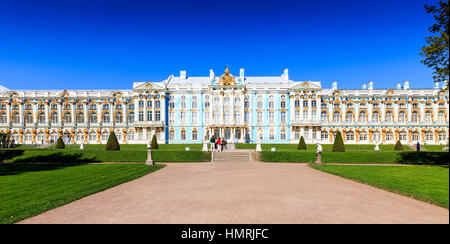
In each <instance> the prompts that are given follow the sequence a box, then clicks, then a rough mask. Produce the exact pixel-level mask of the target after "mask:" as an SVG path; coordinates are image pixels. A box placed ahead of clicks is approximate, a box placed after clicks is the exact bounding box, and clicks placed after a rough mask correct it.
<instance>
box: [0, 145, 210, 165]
mask: <svg viewBox="0 0 450 244" xmlns="http://www.w3.org/2000/svg"><path fill="white" fill-rule="evenodd" d="M186 147H189V148H190V150H189V151H186V150H185V148H186ZM201 149H202V145H201V144H161V145H159V149H155V150H152V156H153V160H155V161H156V162H206V161H211V153H210V152H202V151H201ZM146 160H147V145H145V144H122V145H120V150H119V151H106V150H105V145H103V144H87V145H85V149H84V150H80V145H74V144H68V145H66V148H65V149H54V145H53V146H50V147H48V148H46V149H25V148H23V147H22V148H17V149H16V150H12V149H8V150H0V162H66V163H67V162H71V163H84V162H145V161H146Z"/></svg>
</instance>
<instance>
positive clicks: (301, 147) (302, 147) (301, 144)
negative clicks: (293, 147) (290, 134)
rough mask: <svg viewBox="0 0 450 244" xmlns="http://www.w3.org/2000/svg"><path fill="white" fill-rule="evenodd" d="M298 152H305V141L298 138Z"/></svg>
mask: <svg viewBox="0 0 450 244" xmlns="http://www.w3.org/2000/svg"><path fill="white" fill-rule="evenodd" d="M297 149H298V150H306V143H305V139H304V138H303V136H302V137H300V140H299V141H298V147H297Z"/></svg>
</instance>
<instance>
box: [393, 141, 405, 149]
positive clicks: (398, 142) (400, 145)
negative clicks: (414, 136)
mask: <svg viewBox="0 0 450 244" xmlns="http://www.w3.org/2000/svg"><path fill="white" fill-rule="evenodd" d="M394 151H403V146H402V143H401V142H400V140H398V141H397V143H396V144H395V147H394Z"/></svg>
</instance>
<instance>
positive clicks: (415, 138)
mask: <svg viewBox="0 0 450 244" xmlns="http://www.w3.org/2000/svg"><path fill="white" fill-rule="evenodd" d="M411 139H412V140H413V141H418V140H419V132H418V131H414V132H413V133H412V138H411Z"/></svg>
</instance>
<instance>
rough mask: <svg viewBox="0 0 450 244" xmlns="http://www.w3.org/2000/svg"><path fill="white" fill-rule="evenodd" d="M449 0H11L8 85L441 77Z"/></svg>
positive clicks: (388, 83) (2, 37)
mask: <svg viewBox="0 0 450 244" xmlns="http://www.w3.org/2000/svg"><path fill="white" fill-rule="evenodd" d="M436 3H437V0H428V1H420V0H372V1H369V0H352V1H351V0H333V1H329V0H323V1H312V0H308V1H300V0H297V1H285V0H277V1H244V0H240V1H234V0H227V1H212V0H211V1H170V0H165V1H160V2H156V1H155V2H154V1H144V0H141V1H131V0H127V1H117V0H105V1H95V0H89V1H87V0H73V1H68V0H59V1H44V0H34V1H22V0H14V1H12V0H0V85H3V86H5V87H7V88H10V89H17V90H19V89H131V88H132V82H133V81H161V80H164V79H166V78H167V77H168V76H169V75H171V74H174V75H176V76H178V75H179V71H180V70H186V71H187V75H188V76H209V69H214V71H215V73H216V75H217V74H222V73H223V71H224V67H225V65H229V68H230V70H231V72H232V73H233V74H234V75H237V74H238V73H239V68H244V69H245V73H246V75H247V76H278V75H280V74H281V73H282V71H283V69H284V68H288V69H289V75H290V78H291V79H292V80H298V81H303V80H312V81H316V80H319V81H322V86H323V87H326V88H328V87H330V86H331V82H332V81H334V80H336V81H338V84H339V85H338V86H339V88H360V87H361V85H362V84H363V82H366V81H369V80H373V81H374V87H375V88H391V87H395V84H396V83H399V82H402V81H404V80H409V81H410V83H411V87H412V88H425V87H430V88H431V87H432V86H433V80H432V70H431V69H429V68H427V67H426V66H425V65H423V64H421V63H420V61H421V60H422V57H421V56H420V55H419V53H420V49H421V47H422V46H424V45H425V36H426V35H427V34H428V30H427V28H428V27H429V26H430V25H431V24H432V23H433V21H434V20H433V17H432V16H431V15H429V14H426V12H425V9H424V5H425V4H431V5H435V4H436Z"/></svg>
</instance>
